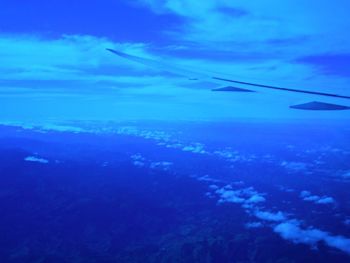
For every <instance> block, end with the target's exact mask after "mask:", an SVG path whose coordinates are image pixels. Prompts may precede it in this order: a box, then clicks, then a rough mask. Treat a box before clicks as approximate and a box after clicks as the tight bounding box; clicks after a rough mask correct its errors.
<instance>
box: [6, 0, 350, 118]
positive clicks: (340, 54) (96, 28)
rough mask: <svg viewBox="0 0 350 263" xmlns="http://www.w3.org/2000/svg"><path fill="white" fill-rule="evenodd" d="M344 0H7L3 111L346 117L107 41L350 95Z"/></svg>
mask: <svg viewBox="0 0 350 263" xmlns="http://www.w3.org/2000/svg"><path fill="white" fill-rule="evenodd" d="M349 9H350V3H349V2H348V1H345V0H340V1H337V2H336V3H335V2H334V1H330V0H321V1H320V0H318V1H316V0H309V1H304V0H303V1H302V0H293V1H292V0H286V1H276V0H266V1H243V0H242V1H241V0H237V1H228V0H222V1H213V0H208V1H205V2H203V1H185V0H167V1H160V0H138V1H126V0H119V1H118V0H100V1H90V2H86V1H84V2H82V1H72V0H71V1H66V0H60V1H58V0H56V1H54V0H53V1H39V0H31V1H19V0H11V1H10V0H4V1H2V2H1V3H0V17H1V19H0V57H1V64H0V103H1V105H2V108H3V110H2V111H1V113H0V119H1V120H8V121H11V120H19V121H21V120H22V121H37V120H46V119H57V120H74V119H76V120H117V121H118V120H131V119H136V120H137V119H142V120H145V119H159V120H226V119H237V118H282V119H284V118H304V117H306V118H348V113H346V112H341V113H339V112H337V113H315V112H303V111H302V112H300V111H295V110H290V109H288V106H289V105H291V104H297V103H300V102H307V101H309V100H310V98H308V97H300V96H296V95H289V94H285V93H281V94H271V93H268V92H265V91H263V92H259V93H254V94H232V93H231V94H227V93H225V94H224V93H220V94H219V93H213V92H210V88H213V87H220V86H222V85H220V84H212V83H207V82H206V81H204V80H203V81H201V80H199V81H190V80H188V79H186V78H184V77H181V76H175V75H171V74H168V73H164V72H162V71H159V70H156V69H150V68H146V67H145V66H142V65H137V64H133V63H129V62H128V61H123V60H122V59H120V58H118V57H115V56H113V55H112V54H109V53H107V52H106V51H105V48H114V49H117V50H120V51H124V52H128V53H131V54H134V55H139V56H143V57H147V58H154V59H160V60H162V61H167V62H168V63H169V62H170V63H174V64H177V65H182V66H185V67H190V68H195V69H199V70H204V71H208V72H219V73H222V74H225V75H230V76H232V77H234V78H236V79H242V80H244V81H245V80H247V81H258V82H262V83H266V84H274V85H282V86H287V87H294V88H305V89H310V90H313V89H314V90H321V91H325V92H333V93H342V94H348V95H350V90H349V88H348V87H349V84H350V73H349V68H350V67H349V66H350V62H349V59H350V37H349V36H350V35H349V33H348V28H350V20H349V19H348V10H349ZM223 85H224V84H223Z"/></svg>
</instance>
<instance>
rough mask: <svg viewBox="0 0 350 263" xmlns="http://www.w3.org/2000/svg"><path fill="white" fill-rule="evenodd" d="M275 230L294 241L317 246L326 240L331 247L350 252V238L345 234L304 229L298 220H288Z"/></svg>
mask: <svg viewBox="0 0 350 263" xmlns="http://www.w3.org/2000/svg"><path fill="white" fill-rule="evenodd" d="M274 231H275V232H276V233H278V234H280V235H281V237H282V238H284V239H286V240H290V241H292V242H293V243H296V244H298V243H301V244H306V245H310V246H312V247H317V243H318V242H321V241H322V242H324V243H325V244H327V245H328V246H330V247H333V248H337V249H339V250H341V251H343V252H345V253H347V254H350V239H349V238H346V237H343V236H334V235H331V234H329V233H328V232H325V231H322V230H319V229H316V228H308V229H302V228H301V227H300V223H299V222H297V221H287V222H283V223H280V224H278V225H276V226H275V227H274Z"/></svg>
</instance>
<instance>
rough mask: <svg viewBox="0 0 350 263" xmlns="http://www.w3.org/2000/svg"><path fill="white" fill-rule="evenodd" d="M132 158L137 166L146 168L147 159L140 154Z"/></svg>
mask: <svg viewBox="0 0 350 263" xmlns="http://www.w3.org/2000/svg"><path fill="white" fill-rule="evenodd" d="M130 158H131V160H133V164H134V165H135V166H138V167H144V166H145V165H146V163H145V162H146V159H145V158H144V157H143V156H142V155H141V154H139V153H138V154H133V155H131V156H130Z"/></svg>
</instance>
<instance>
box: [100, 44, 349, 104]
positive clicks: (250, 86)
mask: <svg viewBox="0 0 350 263" xmlns="http://www.w3.org/2000/svg"><path fill="white" fill-rule="evenodd" d="M106 50H107V51H109V52H111V53H113V54H115V55H117V56H119V57H122V58H124V59H128V60H130V61H133V62H137V63H140V64H143V65H146V66H148V67H154V68H157V69H161V70H163V71H167V72H171V73H175V74H178V75H181V76H185V77H187V78H189V79H191V80H197V79H203V80H207V81H212V82H215V83H218V82H223V83H229V84H230V85H229V86H227V87H223V88H217V89H213V90H212V91H219V92H259V91H260V90H263V89H269V90H277V91H282V92H292V93H302V94H308V95H312V96H314V97H315V98H319V99H321V100H322V98H324V100H325V99H326V98H333V99H337V100H342V101H345V100H346V102H344V103H345V104H347V105H350V96H348V95H340V94H333V93H326V92H321V91H311V90H305V89H294V88H286V87H280V86H271V85H264V84H260V83H253V82H246V81H240V80H236V79H231V78H227V77H222V76H219V75H218V76H216V75H211V74H208V73H203V72H196V71H194V70H192V69H191V70H189V69H184V68H180V67H177V66H174V65H169V64H167V63H164V62H162V61H156V60H152V59H147V58H142V57H137V56H133V55H130V54H126V53H123V52H120V51H116V50H114V49H110V48H107V49H106ZM232 85H239V86H240V87H235V86H232ZM241 86H244V88H242V87H241ZM344 103H342V104H344ZM347 105H339V104H338V103H336V104H335V103H333V102H332V103H329V102H324V101H318V100H317V101H310V102H306V103H302V104H298V105H291V106H290V108H292V109H299V110H349V109H350V106H347Z"/></svg>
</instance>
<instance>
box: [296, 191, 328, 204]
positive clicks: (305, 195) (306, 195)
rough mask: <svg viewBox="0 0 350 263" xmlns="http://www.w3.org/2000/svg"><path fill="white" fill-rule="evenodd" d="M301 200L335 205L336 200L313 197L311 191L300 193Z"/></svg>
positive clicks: (326, 197) (325, 197)
mask: <svg viewBox="0 0 350 263" xmlns="http://www.w3.org/2000/svg"><path fill="white" fill-rule="evenodd" d="M300 198H302V199H303V200H304V201H309V202H314V203H315V204H333V203H335V200H334V198H333V197H329V196H318V195H312V194H311V193H310V192H309V191H302V192H301V193H300Z"/></svg>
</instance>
